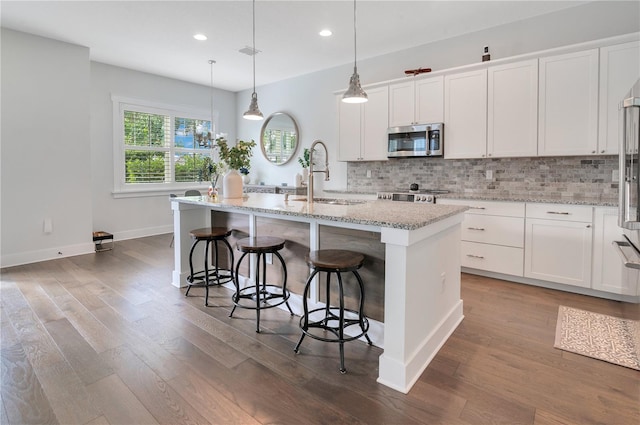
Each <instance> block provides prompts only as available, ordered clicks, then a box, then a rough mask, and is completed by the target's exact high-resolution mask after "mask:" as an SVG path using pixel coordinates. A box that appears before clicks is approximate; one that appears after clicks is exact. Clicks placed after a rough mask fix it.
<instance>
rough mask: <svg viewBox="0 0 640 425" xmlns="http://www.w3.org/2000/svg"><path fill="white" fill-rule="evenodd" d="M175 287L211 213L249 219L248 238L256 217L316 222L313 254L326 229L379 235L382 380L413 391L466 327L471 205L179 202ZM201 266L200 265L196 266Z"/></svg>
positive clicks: (264, 199) (252, 199) (265, 198)
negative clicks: (464, 248) (463, 249)
mask: <svg viewBox="0 0 640 425" xmlns="http://www.w3.org/2000/svg"><path fill="white" fill-rule="evenodd" d="M171 205H172V210H173V213H174V233H175V247H174V250H175V251H174V253H175V254H174V255H175V257H174V260H175V268H174V271H173V276H172V284H173V285H174V286H178V287H180V286H184V285H185V284H186V277H187V275H188V273H189V257H188V255H189V249H190V246H191V240H190V236H189V231H190V230H192V229H194V228H199V227H205V226H209V225H211V224H212V222H211V220H212V211H219V212H233V213H240V214H245V215H247V217H248V219H249V229H248V230H249V235H250V236H254V235H255V234H256V219H257V218H263V217H267V218H277V219H279V220H289V221H295V222H304V223H308V224H309V245H310V249H312V250H313V249H319V246H320V241H319V229H320V226H331V227H342V228H347V229H356V230H365V231H369V232H377V233H379V234H380V241H381V242H382V243H383V244H384V245H385V254H384V255H385V258H384V260H385V277H384V287H385V291H384V342H383V344H381V345H383V347H384V352H383V354H382V355H381V356H380V360H379V366H380V367H379V375H378V382H379V383H381V384H384V385H386V386H388V387H390V388H393V389H395V390H397V391H401V392H403V393H407V392H408V391H409V390H410V389H411V387H412V386H413V384H414V383H415V382H416V380H417V379H418V378H419V377H420V375H421V373H422V372H423V371H424V369H425V368H426V367H427V366H428V364H429V362H430V361H431V360H432V359H433V357H434V356H435V355H436V354H437V352H438V350H439V349H440V347H442V345H443V344H444V343H445V342H446V340H447V339H448V337H449V336H450V335H451V333H453V331H454V330H455V329H456V327H457V325H458V324H459V323H460V322H461V321H462V319H463V314H462V300H461V299H460V240H461V237H460V236H461V223H462V220H463V215H464V214H463V213H464V211H465V210H466V209H467V207H465V206H453V205H437V204H436V205H424V204H407V203H404V202H385V201H369V202H365V203H361V204H355V205H327V204H316V203H314V204H310V205H309V204H307V203H306V202H301V201H295V200H288V201H287V200H285V198H284V197H283V196H282V195H274V194H257V193H256V194H253V193H252V194H250V195H249V196H248V197H245V198H244V199H233V200H226V199H223V200H221V201H219V202H211V201H210V200H209V199H208V198H207V197H206V196H204V197H182V198H173V199H172V202H171ZM196 261H198V260H196Z"/></svg>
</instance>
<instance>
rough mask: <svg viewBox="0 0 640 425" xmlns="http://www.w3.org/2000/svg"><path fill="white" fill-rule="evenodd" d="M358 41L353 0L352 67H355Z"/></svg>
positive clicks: (354, 1)
mask: <svg viewBox="0 0 640 425" xmlns="http://www.w3.org/2000/svg"><path fill="white" fill-rule="evenodd" d="M357 59H358V43H357V42H356V0H353V69H354V70H355V69H356V68H357V64H356V61H357Z"/></svg>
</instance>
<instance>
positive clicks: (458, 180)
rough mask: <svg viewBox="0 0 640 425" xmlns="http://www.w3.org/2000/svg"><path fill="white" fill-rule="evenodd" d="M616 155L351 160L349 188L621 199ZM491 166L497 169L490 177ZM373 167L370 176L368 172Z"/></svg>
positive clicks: (348, 169)
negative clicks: (417, 187)
mask: <svg viewBox="0 0 640 425" xmlns="http://www.w3.org/2000/svg"><path fill="white" fill-rule="evenodd" d="M614 170H615V171H616V172H617V170H618V157H617V156H598V157H592V156H581V157H536V158H492V159H454V160H452V159H443V158H401V159H390V160H389V161H373V162H350V163H349V164H348V166H347V182H348V183H347V185H348V190H351V191H357V192H371V193H375V192H379V191H391V190H398V189H405V190H408V189H409V185H410V184H411V183H418V184H419V185H420V188H421V189H446V190H449V191H451V192H457V193H464V194H467V195H498V196H513V197H527V196H556V197H573V198H580V197H593V196H599V197H602V198H611V199H616V198H617V196H618V183H617V182H614V181H613V172H614ZM487 172H489V173H490V174H492V176H491V178H487V174H488V173H487ZM368 173H370V175H371V177H367V174H368Z"/></svg>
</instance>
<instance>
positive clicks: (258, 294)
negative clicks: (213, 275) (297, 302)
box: [229, 251, 293, 333]
mask: <svg viewBox="0 0 640 425" xmlns="http://www.w3.org/2000/svg"><path fill="white" fill-rule="evenodd" d="M250 253H251V252H244V253H243V254H242V256H241V257H240V259H239V260H238V263H237V264H236V268H235V279H234V284H235V286H236V292H235V294H233V295H232V296H231V300H232V301H233V304H234V305H233V308H232V309H231V313H229V317H232V316H233V313H234V312H235V311H236V307H242V308H249V309H254V310H255V311H256V332H257V333H260V310H263V309H265V308H272V307H276V306H279V305H280V304H282V303H284V304H285V305H286V306H287V309H288V310H289V313H291V315H292V316H293V310H291V306H290V305H289V296H290V293H289V291H288V290H287V266H286V265H285V262H284V258H282V256H281V255H280V253H279V252H278V251H272V252H258V253H255V254H256V256H257V258H256V281H255V285H251V286H247V287H245V288H240V282H239V279H238V276H239V275H240V274H239V271H240V265H241V264H242V260H243V259H244V257H246V256H247V254H250ZM266 254H273V255H275V256H276V257H277V258H278V260H280V264H281V265H282V286H280V287H278V286H276V285H268V284H267V257H266ZM261 279H262V280H261ZM278 288H282V289H281V290H278ZM278 298H279V299H280V301H279V302H276V303H270V301H272V300H277V299H278ZM242 299H248V300H251V301H255V307H253V306H249V305H248V304H245V305H241V300H242Z"/></svg>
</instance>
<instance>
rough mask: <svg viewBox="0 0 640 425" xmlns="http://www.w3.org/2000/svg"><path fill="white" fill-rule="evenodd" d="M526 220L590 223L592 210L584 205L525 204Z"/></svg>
mask: <svg viewBox="0 0 640 425" xmlns="http://www.w3.org/2000/svg"><path fill="white" fill-rule="evenodd" d="M527 218H544V219H548V220H562V221H582V222H585V223H591V222H592V221H593V208H592V207H590V206H585V205H563V204H527Z"/></svg>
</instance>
